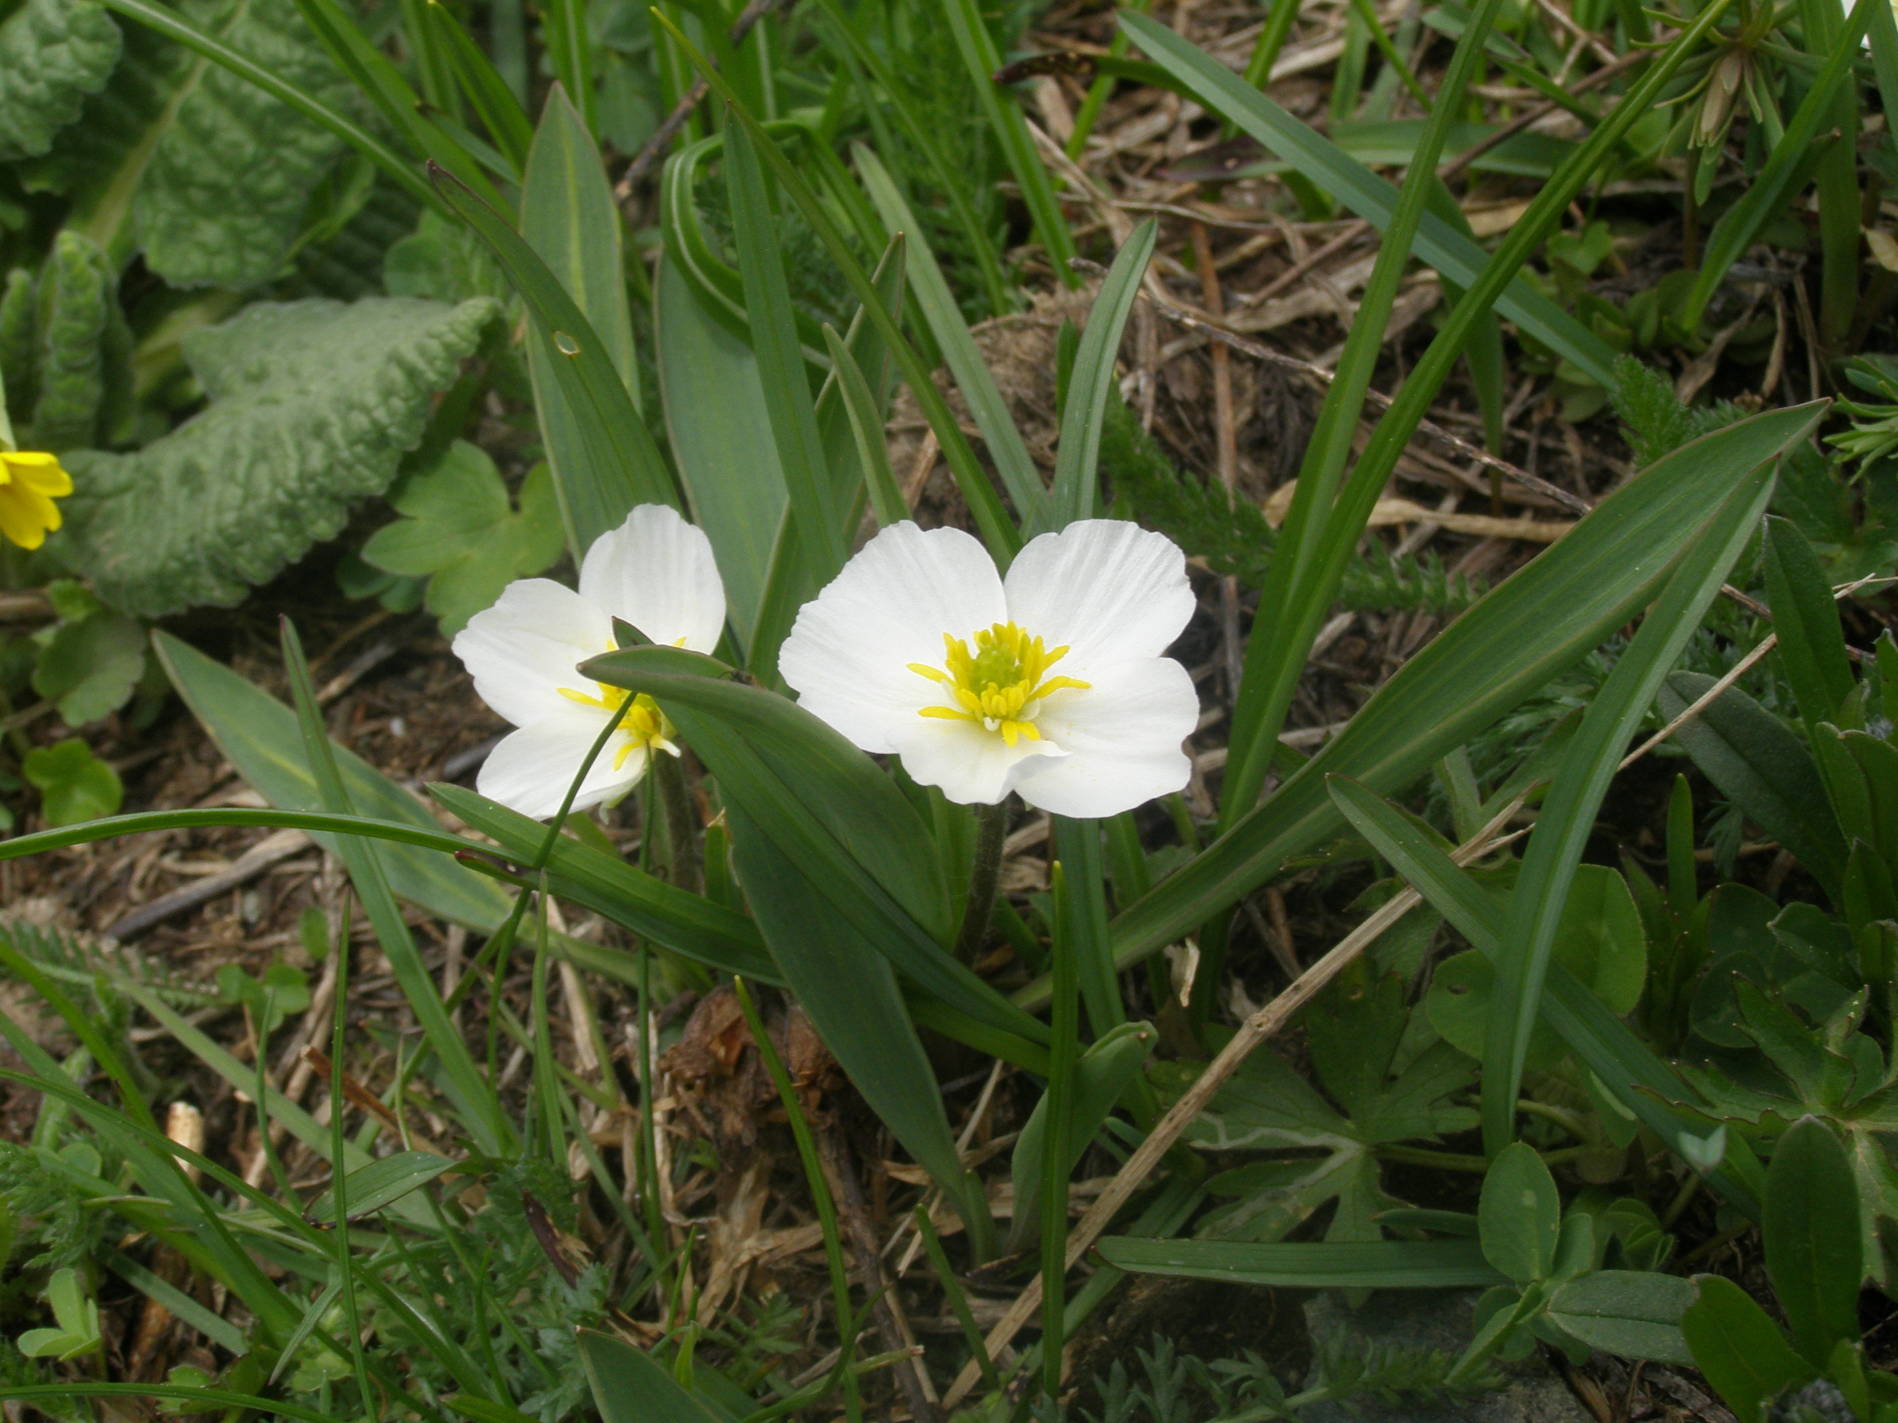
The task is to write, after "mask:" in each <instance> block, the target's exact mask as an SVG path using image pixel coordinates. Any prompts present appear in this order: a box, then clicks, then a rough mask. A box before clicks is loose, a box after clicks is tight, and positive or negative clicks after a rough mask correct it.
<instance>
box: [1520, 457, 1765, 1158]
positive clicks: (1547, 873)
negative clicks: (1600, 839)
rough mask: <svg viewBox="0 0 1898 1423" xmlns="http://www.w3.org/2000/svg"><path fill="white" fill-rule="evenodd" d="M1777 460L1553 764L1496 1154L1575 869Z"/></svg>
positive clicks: (1524, 934)
mask: <svg viewBox="0 0 1898 1423" xmlns="http://www.w3.org/2000/svg"><path fill="white" fill-rule="evenodd" d="M1773 468H1774V462H1770V461H1769V462H1764V463H1761V464H1759V465H1756V466H1755V467H1754V468H1753V469H1751V470H1748V471H1747V472H1746V473H1744V474H1743V475H1741V476H1740V478H1738V479H1737V480H1735V481H1734V486H1733V489H1732V491H1731V492H1730V493H1729V494H1727V496H1726V497H1725V499H1723V500H1722V501H1721V503H1720V505H1719V506H1718V507H1717V508H1716V509H1715V511H1714V514H1713V517H1712V518H1710V519H1709V520H1708V521H1707V522H1706V524H1705V526H1704V527H1703V528H1702V530H1701V533H1700V536H1699V537H1698V538H1696V539H1695V540H1694V541H1693V542H1692V543H1690V544H1689V545H1688V546H1687V547H1686V549H1685V550H1683V552H1682V554H1681V558H1680V563H1679V565H1678V566H1677V567H1676V569H1675V571H1674V573H1673V574H1672V576H1671V577H1669V579H1668V581H1667V585H1666V587H1665V588H1664V589H1663V590H1662V593H1661V596H1660V599H1659V600H1658V601H1657V602H1656V603H1655V605H1654V607H1653V609H1652V610H1651V611H1650V612H1649V613H1648V615H1647V616H1646V617H1645V618H1643V619H1642V621H1641V628H1640V631H1639V632H1637V633H1636V634H1635V636H1634V640H1633V641H1632V642H1631V643H1630V644H1629V645H1628V648H1627V650H1626V651H1625V652H1624V653H1622V655H1621V657H1620V658H1619V659H1617V660H1616V662H1615V666H1614V670H1613V671H1611V672H1610V673H1609V674H1608V680H1607V682H1606V683H1605V684H1604V685H1603V687H1602V689H1601V690H1600V692H1598V693H1597V694H1596V695H1595V697H1594V698H1593V699H1592V700H1591V701H1590V702H1589V704H1588V710H1587V711H1586V712H1585V713H1584V714H1583V716H1582V723H1581V726H1580V727H1579V728H1578V729H1577V730H1576V732H1575V735H1574V737H1573V738H1572V739H1571V740H1570V742H1569V744H1568V748H1567V749H1566V751H1564V753H1563V755H1562V760H1561V763H1560V765H1559V766H1558V767H1557V769H1556V771H1555V774H1554V779H1553V783H1552V785H1551V787H1550V790H1549V794H1548V797H1547V799H1545V800H1544V801H1543V804H1542V810H1541V813H1540V815H1539V816H1538V817H1537V820H1536V828H1535V831H1534V833H1533V834H1531V835H1530V837H1529V847H1528V849H1527V850H1526V851H1524V853H1523V858H1522V870H1521V874H1520V876H1519V878H1518V880H1517V882H1516V888H1515V892H1514V894H1513V895H1512V896H1511V899H1510V913H1509V920H1508V927H1507V928H1506V929H1505V930H1504V934H1503V942H1504V943H1505V944H1506V945H1508V946H1509V951H1508V952H1507V953H1505V954H1504V955H1503V957H1502V959H1501V961H1500V962H1499V963H1498V964H1497V969H1496V991H1495V997H1494V999H1493V1002H1492V1009H1491V1013H1490V1018H1489V1023H1488V1025H1487V1030H1486V1032H1485V1035H1484V1044H1483V1140H1484V1142H1485V1144H1486V1145H1487V1147H1488V1149H1489V1150H1490V1151H1491V1152H1497V1151H1501V1150H1502V1148H1503V1147H1504V1146H1505V1145H1506V1144H1507V1143H1508V1142H1509V1141H1510V1139H1511V1138H1512V1136H1513V1135H1514V1132H1515V1115H1516V1096H1517V1092H1518V1090H1519V1089H1520V1088H1521V1085H1522V1074H1523V1068H1524V1064H1525V1063H1526V1062H1527V1061H1528V1056H1529V1034H1530V1032H1531V1031H1532V1030H1533V1029H1534V1027H1535V1021H1536V1007H1537V1004H1538V1003H1539V1002H1540V1001H1541V998H1542V983H1543V980H1544V978H1545V977H1546V976H1547V974H1548V968H1549V957H1550V955H1551V954H1552V953H1553V952H1554V949H1555V932H1556V927H1557V925H1558V923H1559V922H1560V919H1561V914H1562V906H1563V905H1564V904H1565V903H1566V902H1567V900H1568V892H1569V885H1570V883H1571V882H1572V881H1573V879H1574V876H1575V867H1576V866H1577V865H1578V864H1579V863H1581V858H1582V850H1583V847H1584V846H1585V844H1586V843H1587V840H1588V837H1589V835H1590V834H1592V833H1593V831H1594V828H1595V815H1596V812H1597V811H1598V810H1600V808H1601V802H1602V798H1603V797H1604V796H1606V795H1607V793H1608V783H1609V782H1610V781H1611V780H1612V779H1613V778H1614V774H1615V769H1616V767H1617V766H1618V765H1619V764H1620V761H1621V756H1622V753H1623V752H1624V751H1625V750H1626V749H1627V745H1628V738H1629V737H1630V736H1632V735H1633V734H1634V729H1635V727H1636V726H1637V725H1638V724H1639V723H1640V720H1641V718H1642V717H1643V716H1644V715H1646V713H1647V709H1648V707H1649V706H1650V705H1652V703H1653V701H1654V694H1655V693H1656V692H1657V691H1658V690H1659V689H1660V685H1661V679H1662V678H1663V677H1665V676H1666V675H1667V673H1668V671H1669V670H1670V669H1671V668H1672V667H1673V665H1674V663H1675V660H1676V659H1677V658H1679V656H1680V654H1681V650H1682V649H1683V648H1684V647H1685V646H1686V645H1687V639H1688V638H1690V637H1691V636H1693V633H1694V629H1695V628H1697V627H1699V626H1700V620H1701V618H1702V616H1703V615H1704V614H1705V613H1706V611H1707V605H1708V604H1709V603H1711V602H1712V601H1713V599H1714V597H1715V596H1716V595H1717V594H1718V593H1719V591H1720V585H1721V584H1722V583H1723V582H1724V581H1725V580H1726V576H1727V571H1728V569H1730V568H1731V567H1732V566H1733V563H1734V561H1735V560H1736V559H1738V558H1739V556H1740V552H1741V550H1742V549H1743V548H1744V547H1745V546H1746V543H1747V540H1748V539H1750V538H1751V537H1752V536H1753V534H1754V532H1755V530H1756V529H1757V527H1758V525H1759V520H1760V515H1761V514H1763V513H1764V512H1765V509H1766V499H1767V496H1768V495H1769V494H1770V493H1771V492H1772V487H1773V478H1772V476H1773Z"/></svg>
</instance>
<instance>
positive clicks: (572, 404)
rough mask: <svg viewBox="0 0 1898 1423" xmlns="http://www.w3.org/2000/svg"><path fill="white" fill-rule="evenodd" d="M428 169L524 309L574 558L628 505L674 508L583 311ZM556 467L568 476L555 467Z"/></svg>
mask: <svg viewBox="0 0 1898 1423" xmlns="http://www.w3.org/2000/svg"><path fill="white" fill-rule="evenodd" d="M429 176H430V177H431V178H432V179H433V180H434V183H435V187H436V190H437V191H438V192H439V193H440V194H441V196H442V198H443V199H444V200H445V201H446V202H447V203H448V205H449V207H450V208H452V209H453V210H454V212H455V213H456V214H457V215H458V216H460V217H461V218H462V219H463V220H464V221H465V222H467V224H468V225H469V226H470V227H472V228H473V229H474V230H475V233H476V235H478V236H479V237H480V238H481V240H482V241H483V242H484V243H485V244H486V245H487V247H488V249H489V250H490V251H492V252H493V253H494V255H495V257H496V259H498V260H499V262H500V264H501V268H502V270H503V271H504V272H506V273H507V277H508V280H509V281H510V282H511V283H513V285H514V288H515V290H516V291H518V292H519V293H520V294H521V298H522V300H524V301H525V302H526V303H527V309H528V311H529V312H530V313H531V314H532V316H533V324H534V335H533V339H532V340H531V341H530V342H529V345H528V351H527V354H528V360H529V363H530V374H531V373H532V372H533V371H534V370H535V369H536V367H535V365H534V364H533V363H535V362H539V363H540V366H539V369H540V370H541V375H540V376H539V377H537V378H536V379H535V383H534V385H535V393H536V400H535V403H536V405H537V406H538V408H539V410H540V416H541V431H542V433H543V434H544V435H545V436H546V438H547V443H548V448H549V450H550V451H554V450H555V449H556V447H558V450H559V453H556V454H555V456H554V461H555V481H554V482H555V488H556V489H558V490H559V492H560V508H561V515H562V517H563V519H564V520H565V522H566V525H567V542H568V547H569V548H570V549H571V550H572V551H573V555H574V559H575V560H576V561H578V560H579V559H580V558H582V557H583V556H584V555H585V553H586V551H587V550H588V549H589V548H591V547H592V546H593V541H594V540H595V539H597V538H598V537H599V536H600V535H601V534H603V533H606V532H607V531H609V530H611V529H615V528H617V527H619V525H620V524H621V523H622V522H623V521H624V520H625V518H626V511H627V510H629V509H631V508H632V507H633V506H634V505H635V504H667V505H672V506H674V507H676V506H677V504H678V498H677V496H676V494H675V493H674V491H673V487H672V476H671V474H670V473H669V472H668V471H667V469H666V467H665V463H664V461H663V460H662V459H661V458H660V455H659V449H658V446H656V445H655V444H654V443H653V439H652V435H651V434H650V433H649V432H648V431H647V429H646V425H645V422H644V421H643V420H642V419H641V418H640V414H639V410H638V408H637V407H636V406H634V404H633V399H632V395H631V393H630V392H628V390H627V389H626V383H625V382H624V381H623V380H621V379H620V375H619V372H618V370H617V369H616V368H615V367H614V365H613V363H612V361H611V360H610V359H609V358H608V354H607V346H606V343H605V341H604V340H603V339H602V338H601V337H600V335H599V333H598V332H596V331H595V330H594V329H593V325H592V323H591V322H589V321H588V320H587V318H586V315H585V313H583V312H582V311H581V310H580V308H579V306H578V305H577V304H576V303H575V301H574V299H573V297H572V296H571V295H570V294H569V293H568V291H567V289H566V288H565V287H564V286H562V285H561V284H560V280H559V279H558V278H557V277H555V276H554V274H553V273H552V272H551V271H549V270H548V268H547V264H546V263H545V262H543V261H542V260H541V259H540V256H539V254H538V253H536V252H535V251H534V249H533V248H532V247H530V246H528V244H527V242H526V241H525V240H524V239H523V238H522V237H521V235H520V234H519V233H517V232H516V231H515V230H514V229H513V228H512V227H510V226H508V224H507V223H506V222H505V221H504V220H503V219H502V218H501V216H500V214H498V213H496V212H495V211H494V209H492V208H490V207H489V206H488V205H487V204H485V203H483V202H482V201H481V200H480V199H479V198H478V197H476V196H475V195H474V194H473V193H471V192H470V191H469V190H468V189H467V188H466V187H465V186H463V185H462V184H461V183H459V182H457V181H456V180H455V179H454V178H453V177H451V176H450V175H449V174H447V173H444V172H443V171H441V170H440V169H439V168H433V167H431V168H430V170H429ZM556 391H557V392H558V395H557V396H556V394H555V392H556ZM556 400H557V401H558V403H557V404H556V403H555V402H556ZM563 467H564V468H565V469H566V470H567V472H568V474H569V475H571V478H567V477H563V476H562V475H561V473H560V471H561V469H562V468H563Z"/></svg>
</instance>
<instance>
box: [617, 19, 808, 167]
mask: <svg viewBox="0 0 1898 1423" xmlns="http://www.w3.org/2000/svg"><path fill="white" fill-rule="evenodd" d="M793 3H794V0H751V3H750V4H748V5H747V6H745V8H744V9H743V10H742V11H740V12H739V16H738V18H737V19H736V20H733V21H732V27H731V29H729V30H728V31H726V33H725V42H726V43H727V44H729V45H730V46H731V47H732V48H733V49H736V48H737V47H738V46H739V45H740V44H741V43H743V42H744V38H745V36H746V35H748V34H750V33H751V29H752V26H753V25H756V24H757V23H758V21H760V20H762V19H763V18H764V17H765V16H766V15H768V14H770V13H771V12H772V11H773V10H775V9H779V8H783V9H789V8H790V7H791V5H792V4H793ZM710 90H711V85H710V84H708V83H706V81H705V78H704V76H702V75H701V76H700V77H699V78H697V79H694V80H693V81H692V87H691V88H690V89H687V90H686V91H685V95H684V97H683V98H681V99H680V100H679V102H678V103H676V104H674V105H673V106H672V112H671V113H669V114H667V115H666V118H665V122H664V123H662V124H660V125H659V127H658V128H656V129H654V130H653V135H652V137H651V138H649V139H647V140H646V142H645V145H644V147H642V148H641V149H640V150H639V152H638V153H636V154H634V155H633V161H632V162H631V163H629V164H628V165H627V166H626V172H625V175H624V176H623V177H621V178H620V180H619V182H618V183H616V184H614V186H613V200H614V201H615V202H618V203H624V202H625V201H626V200H627V199H628V198H630V197H631V196H632V195H633V189H634V188H636V187H638V186H639V184H640V183H641V182H642V181H644V179H645V177H646V175H647V174H648V173H650V172H651V171H652V170H653V168H654V167H655V166H656V165H657V164H658V162H659V159H660V157H661V155H663V154H664V153H665V151H666V149H667V148H669V147H670V146H671V144H672V140H673V139H674V138H675V137H677V136H678V132H679V130H680V129H682V128H684V127H685V121H686V120H687V119H689V118H691V117H692V111H693V110H694V109H696V108H697V107H698V106H699V105H700V104H701V103H703V102H704V101H705V96H706V94H707V93H709V92H710Z"/></svg>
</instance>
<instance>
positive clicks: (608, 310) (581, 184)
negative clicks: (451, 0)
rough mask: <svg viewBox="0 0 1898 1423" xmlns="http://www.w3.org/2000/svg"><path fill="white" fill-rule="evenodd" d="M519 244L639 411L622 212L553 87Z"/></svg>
mask: <svg viewBox="0 0 1898 1423" xmlns="http://www.w3.org/2000/svg"><path fill="white" fill-rule="evenodd" d="M429 8H430V10H431V11H433V10H439V9H441V7H440V6H439V5H434V4H431V5H430V7H429ZM443 13H444V14H446V12H445V11H443ZM447 23H450V24H452V23H453V18H452V17H449V18H448V20H447ZM521 236H522V237H524V238H526V239H527V245H528V246H530V247H532V248H533V249H534V251H535V252H537V253H539V254H540V258H541V260H542V261H544V262H545V263H546V264H547V269H548V270H549V271H551V272H552V273H553V274H554V276H555V277H557V278H558V279H559V281H560V284H561V285H562V286H564V287H565V288H566V289H567V290H568V291H569V292H570V293H572V295H573V300H574V304H575V305H576V306H578V307H579V308H580V311H581V312H582V314H584V315H585V317H586V319H587V321H588V322H589V323H591V324H592V327H593V332H594V334H595V335H596V336H598V337H599V338H600V340H601V342H602V343H603V344H604V346H605V349H606V355H607V359H608V360H610V361H611V362H612V363H613V369H614V370H616V371H618V372H619V376H620V379H621V381H623V382H624V383H625V385H626V393H627V395H628V396H629V397H631V399H632V402H633V408H634V409H635V410H638V409H639V405H640V399H639V359H638V357H637V356H636V355H635V353H634V351H633V316H632V308H631V305H630V304H629V302H628V301H627V297H626V271H625V257H624V253H623V251H622V239H621V219H620V213H619V208H618V206H617V205H616V204H615V203H614V201H613V189H612V187H611V185H610V184H608V182H607V181H606V169H605V167H604V162H603V160H602V159H601V157H600V150H599V147H598V146H597V145H596V144H595V143H594V142H593V135H592V134H590V133H588V132H587V128H586V125H585V123H583V122H582V121H581V119H580V114H579V112H578V111H577V110H576V109H575V108H574V107H573V104H572V102H571V101H570V100H569V99H568V98H567V95H566V92H565V91H564V90H562V89H561V88H560V87H559V86H558V85H555V86H554V88H553V89H552V90H551V91H550V92H549V93H548V95H547V104H546V107H545V108H544V109H542V110H541V116H540V127H539V128H537V129H536V130H535V131H534V136H533V139H532V142H531V143H530V145H529V147H528V150H527V167H526V170H525V172H524V174H523V176H522V180H521Z"/></svg>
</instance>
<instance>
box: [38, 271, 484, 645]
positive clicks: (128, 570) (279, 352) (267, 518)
mask: <svg viewBox="0 0 1898 1423" xmlns="http://www.w3.org/2000/svg"><path fill="white" fill-rule="evenodd" d="M494 311H495V308H494V305H493V303H491V302H488V301H484V300H482V301H470V302H464V303H463V304H462V305H460V306H457V307H445V306H440V305H437V304H435V303H432V302H417V301H406V300H399V299H395V298H373V299H369V300H365V301H360V302H356V303H353V304H351V305H348V306H345V305H343V304H342V303H340V302H332V301H320V300H312V301H301V302H292V303H289V304H284V305H278V304H274V303H258V304H256V305H253V306H250V307H246V308H245V309H244V310H243V311H242V312H240V313H239V314H238V315H237V316H235V317H233V318H232V319H231V320H230V321H227V322H225V323H224V324H223V325H221V326H216V327H212V328H211V329H209V330H206V331H200V332H196V333H194V334H193V335H191V336H190V337H187V338H186V341H185V353H186V356H187V358H188V359H189V360H190V362H191V364H192V368H193V369H194V370H195V371H196V372H197V375H198V378H199V380H201V381H202V382H203V384H204V387H205V390H206V393H207V394H208V395H209V396H210V406H209V408H208V409H206V410H205V411H204V413H203V414H201V415H198V416H197V417H195V418H194V419H192V420H189V421H187V422H186V423H185V424H184V425H182V426H180V427H179V428H178V429H177V430H175V431H173V432H172V433H171V434H169V435H167V436H165V437H164V438H163V439H160V440H157V441H154V442H153V443H152V444H150V445H148V446H146V447H145V448H144V449H142V450H140V451H138V452H137V453H136V454H128V455H113V454H105V453H101V452H97V451H86V452H82V453H78V454H75V455H72V456H71V457H69V458H68V459H67V460H66V466H67V468H68V469H69V470H70V471H71V472H72V476H73V482H74V485H75V490H74V493H73V495H72V497H71V498H70V499H68V500H67V501H66V504H65V508H66V520H67V526H66V530H65V532H64V534H63V535H62V539H63V542H64V543H65V544H66V546H67V556H68V557H70V558H71V559H72V560H73V562H74V563H75V564H76V565H77V566H78V567H80V568H83V569H84V570H85V572H86V573H87V574H88V575H89V576H90V577H91V578H92V579H93V580H94V581H95V582H96V583H97V585H98V587H99V590H100V592H101V593H102V594H103V595H104V596H105V598H106V600H107V601H108V602H110V603H111V604H113V606H115V607H117V608H119V609H120V610H121V611H123V612H128V613H134V614H137V615H139V616H143V617H163V616H165V615H166V614H169V613H174V612H177V611H179V610H180V609H183V608H188V607H193V606H196V605H198V604H202V603H213V604H218V605H221V606H228V605H230V604H233V603H235V602H237V601H238V600H239V599H240V598H242V597H243V596H244V594H245V593H246V592H247V591H248V590H249V588H250V587H251V586H252V585H254V584H257V583H261V582H263V581H265V580H266V579H268V578H271V577H273V576H275V575H276V574H277V573H279V572H281V571H282V570H283V569H284V568H285V567H286V566H287V565H288V564H289V563H290V562H291V561H292V560H294V559H296V558H297V557H299V556H300V555H301V554H302V553H303V552H304V551H305V550H306V549H308V548H309V547H310V545H311V544H313V543H315V542H316V541H317V540H319V539H324V538H328V537H330V536H331V535H333V534H335V533H336V532H337V531H338V530H340V529H341V528H342V526H343V522H344V520H345V519H346V518H347V516H348V512H349V507H350V505H351V503H353V502H354V501H355V500H357V499H361V498H364V497H366V496H368V495H371V494H377V493H380V492H381V491H382V490H383V489H384V488H386V487H387V485H388V483H389V481H390V480H391V479H393V478H394V477H395V472H396V467H397V465H398V464H399V463H400V460H401V457H402V454H403V452H404V451H406V450H409V449H412V448H413V447H414V446H415V445H416V444H417V443H419V442H420V440H421V438H422V432H423V429H424V427H425V425H426V423H427V419H428V414H429V398H430V396H431V395H433V394H434V393H435V392H436V391H439V390H441V389H442V388H444V387H446V386H447V385H448V384H450V383H451V382H452V381H453V380H454V378H455V376H456V373H457V371H458V368H459V366H460V363H461V361H462V360H463V359H464V358H465V357H467V356H468V355H469V354H470V353H471V352H472V351H473V350H474V348H475V345H476V343H477V342H478V341H479V339H480V335H481V331H482V328H483V327H484V326H486V325H487V323H488V321H489V320H490V319H491V318H492V317H493V315H494Z"/></svg>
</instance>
